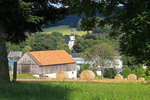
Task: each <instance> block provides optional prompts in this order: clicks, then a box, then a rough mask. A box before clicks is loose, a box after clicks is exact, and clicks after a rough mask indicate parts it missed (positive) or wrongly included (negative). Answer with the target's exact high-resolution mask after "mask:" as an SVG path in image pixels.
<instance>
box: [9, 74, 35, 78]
mask: <svg viewBox="0 0 150 100" xmlns="http://www.w3.org/2000/svg"><path fill="white" fill-rule="evenodd" d="M12 78H13V75H10V79H12ZM17 78H18V79H30V78H31V79H33V78H36V77H34V76H33V75H32V74H17Z"/></svg>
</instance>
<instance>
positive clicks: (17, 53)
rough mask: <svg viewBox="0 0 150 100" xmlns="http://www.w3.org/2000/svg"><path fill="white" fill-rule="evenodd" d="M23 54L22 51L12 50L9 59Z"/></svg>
mask: <svg viewBox="0 0 150 100" xmlns="http://www.w3.org/2000/svg"><path fill="white" fill-rule="evenodd" d="M21 56H22V51H10V52H9V53H8V56H7V57H8V59H10V60H11V59H14V58H17V57H21Z"/></svg>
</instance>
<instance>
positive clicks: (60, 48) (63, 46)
mask: <svg viewBox="0 0 150 100" xmlns="http://www.w3.org/2000/svg"><path fill="white" fill-rule="evenodd" d="M56 49H57V50H66V52H68V53H69V54H70V53H71V51H70V49H69V47H68V45H67V44H61V45H59V46H57V48H56Z"/></svg>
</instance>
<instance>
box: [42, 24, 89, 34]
mask: <svg viewBox="0 0 150 100" xmlns="http://www.w3.org/2000/svg"><path fill="white" fill-rule="evenodd" d="M52 32H60V33H62V34H63V35H70V33H71V29H70V28H69V26H67V25H61V26H56V27H51V28H47V29H45V30H44V32H42V33H43V34H51V33H52ZM86 33H87V32H86V31H77V30H76V28H74V34H76V35H80V36H81V35H85V34H86Z"/></svg>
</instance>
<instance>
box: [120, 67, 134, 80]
mask: <svg viewBox="0 0 150 100" xmlns="http://www.w3.org/2000/svg"><path fill="white" fill-rule="evenodd" d="M131 73H132V72H131V69H130V68H129V67H125V68H123V71H122V73H121V75H122V76H123V77H124V78H127V77H128V75H129V74H131Z"/></svg>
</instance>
